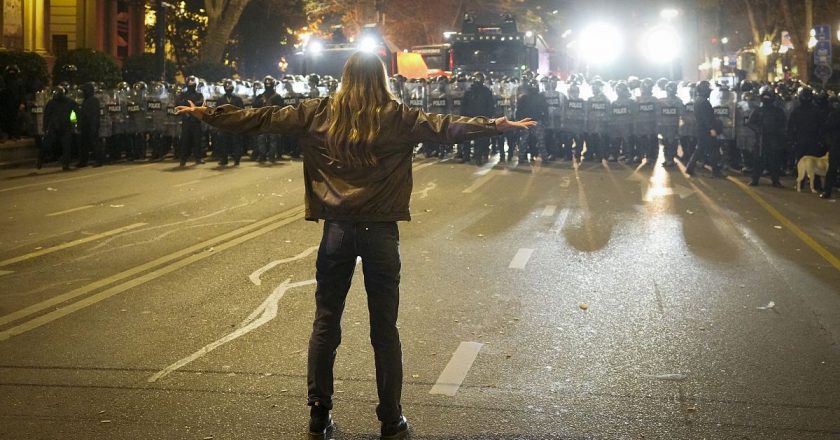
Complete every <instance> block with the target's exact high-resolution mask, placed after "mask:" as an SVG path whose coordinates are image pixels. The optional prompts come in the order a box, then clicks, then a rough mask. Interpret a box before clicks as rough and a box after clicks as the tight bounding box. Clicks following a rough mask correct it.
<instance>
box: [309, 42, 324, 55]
mask: <svg viewBox="0 0 840 440" xmlns="http://www.w3.org/2000/svg"><path fill="white" fill-rule="evenodd" d="M306 49H307V50H308V51H310V52H312V53H314V54H319V53H321V52H323V51H324V43H322V42H320V41H318V40H315V41H311V42H310V43H309V45H308V46H306Z"/></svg>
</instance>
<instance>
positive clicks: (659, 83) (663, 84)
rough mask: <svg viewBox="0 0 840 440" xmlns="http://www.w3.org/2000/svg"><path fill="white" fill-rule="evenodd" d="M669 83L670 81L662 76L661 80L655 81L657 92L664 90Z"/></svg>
mask: <svg viewBox="0 0 840 440" xmlns="http://www.w3.org/2000/svg"><path fill="white" fill-rule="evenodd" d="M669 82H670V81H668V78H665V77H664V76H663V77H662V78H659V79H658V80H656V87H659V90H665V88H666V87H668V83H669Z"/></svg>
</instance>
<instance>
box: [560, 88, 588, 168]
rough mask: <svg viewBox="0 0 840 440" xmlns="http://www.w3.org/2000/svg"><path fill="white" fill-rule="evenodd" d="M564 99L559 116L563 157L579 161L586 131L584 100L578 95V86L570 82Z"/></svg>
mask: <svg viewBox="0 0 840 440" xmlns="http://www.w3.org/2000/svg"><path fill="white" fill-rule="evenodd" d="M566 93H567V94H568V96H566V100H565V102H564V103H563V116H562V117H561V121H562V127H563V139H564V140H563V150H564V154H563V155H564V157H565V159H567V160H572V158H573V157H574V158H575V159H576V160H577V161H580V156H581V152H582V151H583V139H584V135H585V133H586V101H584V100H583V99H581V97H580V86H579V85H578V84H577V83H572V84H571V85H569V88H568V90H567V92H566Z"/></svg>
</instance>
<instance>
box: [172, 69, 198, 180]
mask: <svg viewBox="0 0 840 440" xmlns="http://www.w3.org/2000/svg"><path fill="white" fill-rule="evenodd" d="M197 85H198V82H197V80H196V79H195V77H191V78H188V79H187V90H186V91H185V92H184V93H183V94H181V96H180V97H179V98H178V99H179V100H178V102H177V105H179V106H189V105H190V101H192V102H193V103H194V104H195V105H197V106H200V105H203V104H204V95H202V94H201V93H199V92H198V90H196V87H197ZM179 147H180V148H179V151H178V159H179V160H180V163H181V166H184V165H186V163H187V158H188V157H189V156H190V154H192V155H193V157H194V158H195V163H196V164H202V163H204V150H203V149H202V135H201V120H200V119H198V118H196V117H194V116H193V115H191V114H190V113H189V112H185V113H183V114H182V115H181V142H180V144H179Z"/></svg>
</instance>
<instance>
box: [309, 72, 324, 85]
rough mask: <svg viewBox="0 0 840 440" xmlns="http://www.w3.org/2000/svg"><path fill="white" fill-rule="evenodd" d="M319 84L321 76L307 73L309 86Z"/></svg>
mask: <svg viewBox="0 0 840 440" xmlns="http://www.w3.org/2000/svg"><path fill="white" fill-rule="evenodd" d="M320 84H321V77H320V76H318V74H316V73H313V74H312V75H309V87H318V85H320Z"/></svg>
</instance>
